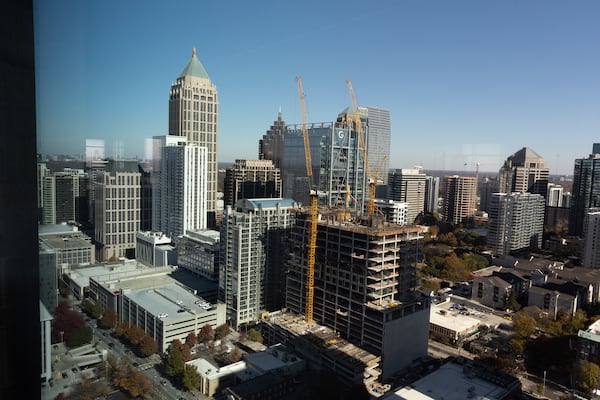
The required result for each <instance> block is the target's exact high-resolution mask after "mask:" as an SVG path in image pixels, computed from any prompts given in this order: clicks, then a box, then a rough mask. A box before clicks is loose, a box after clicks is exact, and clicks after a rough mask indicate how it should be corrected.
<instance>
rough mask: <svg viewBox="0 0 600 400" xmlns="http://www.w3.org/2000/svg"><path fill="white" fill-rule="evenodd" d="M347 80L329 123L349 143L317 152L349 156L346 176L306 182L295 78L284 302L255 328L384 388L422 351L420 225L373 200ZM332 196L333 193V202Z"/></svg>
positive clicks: (314, 363)
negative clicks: (301, 180) (305, 186)
mask: <svg viewBox="0 0 600 400" xmlns="http://www.w3.org/2000/svg"><path fill="white" fill-rule="evenodd" d="M347 83H348V86H349V89H350V93H351V97H352V102H353V111H352V112H346V113H345V115H343V116H342V117H340V118H338V122H337V123H336V124H338V126H339V127H340V128H343V129H344V131H343V132H344V134H345V135H347V136H344V137H348V138H353V139H354V140H349V141H347V143H348V144H351V147H352V149H347V150H348V151H345V149H344V146H342V145H341V144H340V143H337V144H336V146H334V147H332V148H333V149H334V150H335V151H332V152H330V154H329V156H328V157H327V158H321V159H322V160H323V159H332V158H336V157H337V159H338V161H346V160H347V159H348V158H351V159H352V160H353V161H352V163H350V164H348V166H347V169H346V171H345V178H343V176H344V173H342V172H343V168H341V169H340V170H339V171H338V173H337V178H336V179H334V180H335V181H336V182H337V185H334V186H331V185H330V186H329V187H327V186H323V184H322V183H321V184H316V183H314V182H312V163H311V155H310V144H309V139H308V132H307V128H306V127H307V123H306V110H305V104H304V90H303V87H302V80H301V78H300V77H298V92H299V95H300V99H301V107H302V117H303V134H304V150H305V158H306V176H307V178H308V180H309V181H310V182H311V184H310V188H309V193H308V194H309V199H310V200H309V202H308V205H306V206H304V207H302V206H301V207H300V208H299V209H298V210H297V212H296V219H295V223H294V226H293V227H292V231H291V234H290V238H289V256H288V260H287V262H286V266H287V278H286V299H285V306H286V308H285V309H284V310H282V311H280V312H277V313H275V314H273V313H271V314H265V315H263V319H262V321H261V328H262V331H263V335H264V338H265V343H267V344H275V343H285V344H286V345H288V346H290V347H291V348H294V349H295V350H296V351H298V352H299V353H300V354H302V356H303V357H304V358H305V359H306V360H307V366H308V367H309V368H312V369H315V370H321V369H322V368H327V369H330V370H332V371H334V372H335V373H336V374H337V375H338V377H340V379H341V380H343V381H344V382H347V383H363V384H365V386H366V387H367V389H369V391H371V393H374V392H379V393H382V392H383V391H384V390H375V388H379V389H382V388H384V386H382V385H383V384H384V383H385V382H387V381H388V380H390V379H391V378H393V377H394V375H396V374H398V373H400V372H401V371H402V370H403V369H404V368H407V367H409V366H410V364H411V363H412V362H413V361H414V360H415V359H417V358H420V357H424V356H426V355H427V347H428V330H429V298H428V297H426V296H424V295H423V294H421V293H420V292H418V291H417V290H416V289H417V287H418V278H417V274H416V265H417V263H419V262H421V261H422V255H421V251H420V246H421V240H420V239H422V238H423V235H424V233H425V232H426V231H427V228H426V227H423V226H417V225H403V226H402V225H398V224H395V223H389V222H387V221H386V220H385V217H384V215H383V213H381V212H380V210H377V209H376V207H375V192H376V190H375V189H376V186H377V184H378V182H379V181H380V179H379V177H378V174H379V171H376V172H375V173H372V172H371V171H370V168H369V165H368V155H367V150H366V149H367V145H366V141H365V137H364V135H363V123H364V121H362V120H361V114H360V113H359V112H358V106H357V103H356V97H355V96H354V92H353V89H352V85H351V83H350V82H349V81H348V82H347ZM340 132H342V130H340ZM341 138H342V136H341V135H340V136H339V137H338V139H341ZM352 154H353V155H354V156H352V157H349V156H350V155H352ZM344 157H348V158H344ZM383 161H385V158H384V159H383ZM330 175H331V174H330ZM328 178H331V176H329V177H328ZM342 178H343V179H342ZM329 180H331V179H328V181H329ZM352 186H353V187H352ZM323 189H328V190H325V192H324V191H323ZM342 189H344V190H345V193H343V192H342ZM331 190H334V191H335V196H332V195H331V193H330V191H331ZM334 197H335V198H337V199H338V201H335V202H332V201H331V199H332V198H334ZM340 198H341V199H343V201H339V199H340Z"/></svg>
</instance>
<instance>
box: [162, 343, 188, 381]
mask: <svg viewBox="0 0 600 400" xmlns="http://www.w3.org/2000/svg"><path fill="white" fill-rule="evenodd" d="M175 342H179V340H177V339H175V340H173V341H172V342H171V344H170V345H169V349H168V350H167V352H168V354H167V358H166V361H165V362H166V365H165V372H166V373H167V375H168V376H170V377H178V376H181V374H182V373H183V365H184V363H183V358H182V356H181V350H180V348H181V342H179V343H175ZM178 344H179V345H178Z"/></svg>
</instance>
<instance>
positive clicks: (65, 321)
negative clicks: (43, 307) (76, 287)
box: [52, 301, 85, 345]
mask: <svg viewBox="0 0 600 400" xmlns="http://www.w3.org/2000/svg"><path fill="white" fill-rule="evenodd" d="M84 326H85V321H84V319H83V315H81V314H80V313H78V312H75V311H73V310H71V309H70V308H69V303H68V302H66V301H61V302H60V303H58V305H57V306H56V309H55V310H54V320H53V326H52V336H53V338H54V339H55V341H59V340H60V339H61V336H62V338H63V339H64V340H65V341H67V342H68V340H69V338H70V337H71V335H72V334H73V332H74V331H75V330H77V329H81V328H83V327H84ZM61 332H62V335H61ZM67 345H68V344H67Z"/></svg>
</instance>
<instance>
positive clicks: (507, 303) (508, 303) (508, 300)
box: [504, 290, 521, 310]
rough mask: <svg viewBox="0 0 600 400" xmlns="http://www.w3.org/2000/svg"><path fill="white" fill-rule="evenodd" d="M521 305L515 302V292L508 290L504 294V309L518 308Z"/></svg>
mask: <svg viewBox="0 0 600 400" xmlns="http://www.w3.org/2000/svg"><path fill="white" fill-rule="evenodd" d="M520 307H521V306H520V305H519V303H518V302H517V298H516V296H515V292H514V291H512V290H509V291H508V293H506V294H505V295H504V309H505V310H518V309H519V308H520Z"/></svg>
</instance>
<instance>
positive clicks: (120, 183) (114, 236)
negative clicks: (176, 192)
mask: <svg viewBox="0 0 600 400" xmlns="http://www.w3.org/2000/svg"><path fill="white" fill-rule="evenodd" d="M140 179H141V174H140V172H139V167H138V163H137V161H116V160H111V161H110V162H109V163H108V164H107V166H106V170H105V171H103V172H101V173H98V174H97V175H96V182H95V199H96V201H95V206H96V209H95V223H94V228H95V235H94V237H95V240H96V246H97V250H96V256H97V258H98V260H99V261H107V260H109V259H111V258H115V259H116V258H118V257H127V258H134V255H135V234H136V233H137V232H138V231H139V230H140V188H141V183H140Z"/></svg>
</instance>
